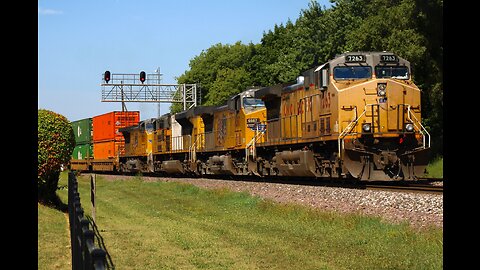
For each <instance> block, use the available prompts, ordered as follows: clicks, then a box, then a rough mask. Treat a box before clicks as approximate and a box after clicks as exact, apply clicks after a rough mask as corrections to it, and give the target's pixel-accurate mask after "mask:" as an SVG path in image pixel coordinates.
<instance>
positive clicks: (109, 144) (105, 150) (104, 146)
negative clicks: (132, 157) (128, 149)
mask: <svg viewBox="0 0 480 270" xmlns="http://www.w3.org/2000/svg"><path fill="white" fill-rule="evenodd" d="M117 155H125V142H124V141H103V142H94V143H93V156H94V157H95V159H108V158H115V157H116V156H117Z"/></svg>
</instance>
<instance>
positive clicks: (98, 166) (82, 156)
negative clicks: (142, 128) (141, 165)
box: [70, 111, 140, 171]
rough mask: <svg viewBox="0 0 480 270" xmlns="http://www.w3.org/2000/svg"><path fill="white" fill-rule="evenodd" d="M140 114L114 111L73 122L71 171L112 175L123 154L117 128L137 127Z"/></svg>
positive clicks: (120, 134)
mask: <svg viewBox="0 0 480 270" xmlns="http://www.w3.org/2000/svg"><path fill="white" fill-rule="evenodd" d="M139 120H140V112H139V111H132V112H121V111H113V112H109V113H105V114H102V115H97V116H94V117H93V118H87V119H82V120H78V121H74V122H72V128H73V130H74V133H75V137H76V144H77V146H76V147H75V149H74V151H73V154H72V159H71V160H70V169H72V170H77V171H92V170H93V171H115V170H117V168H118V167H119V166H118V164H119V162H118V156H119V155H122V154H123V153H124V151H125V149H124V148H125V139H124V137H123V134H122V133H121V132H120V131H119V129H120V128H124V127H128V126H134V125H138V122H139Z"/></svg>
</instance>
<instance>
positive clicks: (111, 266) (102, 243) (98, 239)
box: [85, 215, 115, 269]
mask: <svg viewBox="0 0 480 270" xmlns="http://www.w3.org/2000/svg"><path fill="white" fill-rule="evenodd" d="M85 217H86V218H87V219H88V221H89V222H90V225H91V226H92V230H93V233H94V234H95V239H96V242H97V243H98V246H99V247H100V248H101V249H103V250H105V252H106V253H107V269H115V264H113V260H112V257H111V256H110V253H109V252H108V249H107V247H106V246H105V241H104V240H103V237H102V235H101V234H100V231H99V230H98V227H97V225H96V224H95V222H94V221H93V218H92V217H91V216H89V215H86V216H85Z"/></svg>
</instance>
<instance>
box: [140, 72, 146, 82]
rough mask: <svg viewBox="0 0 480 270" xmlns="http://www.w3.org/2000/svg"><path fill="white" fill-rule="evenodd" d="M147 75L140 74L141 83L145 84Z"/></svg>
mask: <svg viewBox="0 0 480 270" xmlns="http://www.w3.org/2000/svg"><path fill="white" fill-rule="evenodd" d="M145 78H146V74H145V71H142V72H140V81H141V82H142V83H143V82H144V81H145Z"/></svg>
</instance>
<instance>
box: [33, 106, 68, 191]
mask: <svg viewBox="0 0 480 270" xmlns="http://www.w3.org/2000/svg"><path fill="white" fill-rule="evenodd" d="M74 147H75V135H74V133H73V129H72V126H71V125H70V122H69V121H68V119H67V118H65V117H64V116H63V115H60V114H58V113H55V112H52V111H49V110H45V109H39V110H38V179H37V181H38V192H39V199H41V200H43V199H45V200H48V199H49V198H52V196H55V190H56V189H57V183H58V177H59V174H60V166H61V165H62V164H67V163H68V161H69V160H70V156H71V154H72V151H73V148H74Z"/></svg>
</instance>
